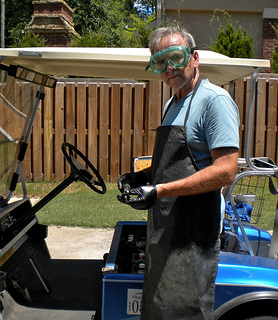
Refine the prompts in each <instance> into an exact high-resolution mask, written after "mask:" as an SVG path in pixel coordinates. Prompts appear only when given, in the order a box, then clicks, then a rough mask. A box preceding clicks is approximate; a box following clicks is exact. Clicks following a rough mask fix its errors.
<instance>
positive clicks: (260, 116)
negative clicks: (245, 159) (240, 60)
mask: <svg viewBox="0 0 278 320" xmlns="http://www.w3.org/2000/svg"><path fill="white" fill-rule="evenodd" d="M265 131H266V81H265V80H264V79H258V90H257V108H256V132H255V142H256V145H255V154H256V156H257V157H258V156H259V157H260V156H264V146H265Z"/></svg>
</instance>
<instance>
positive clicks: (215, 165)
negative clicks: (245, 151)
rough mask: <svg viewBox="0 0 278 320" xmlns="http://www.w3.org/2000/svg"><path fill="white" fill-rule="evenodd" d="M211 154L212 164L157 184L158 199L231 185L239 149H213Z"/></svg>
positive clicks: (198, 192) (235, 170)
mask: <svg viewBox="0 0 278 320" xmlns="http://www.w3.org/2000/svg"><path fill="white" fill-rule="evenodd" d="M211 156H212V165H211V166H209V167H207V168H204V169H202V170H200V171H197V172H196V173H194V174H193V175H191V176H190V177H187V178H184V179H181V180H176V181H173V182H169V183H164V184H159V185H157V186H156V187H157V199H160V198H165V197H170V196H188V195H194V194H200V193H205V192H209V191H212V190H216V189H220V188H222V187H224V186H228V185H231V184H232V183H233V181H234V177H235V174H236V172H237V160H238V149H237V148H218V149H213V150H212V151H211Z"/></svg>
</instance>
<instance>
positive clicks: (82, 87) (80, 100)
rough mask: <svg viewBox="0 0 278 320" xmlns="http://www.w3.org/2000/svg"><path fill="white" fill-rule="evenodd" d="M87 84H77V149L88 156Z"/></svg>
mask: <svg viewBox="0 0 278 320" xmlns="http://www.w3.org/2000/svg"><path fill="white" fill-rule="evenodd" d="M86 89H87V88H86V83H85V82H78V83H77V106H76V107H77V108H76V137H77V144H76V146H77V148H78V149H79V150H80V151H81V152H82V153H83V154H84V155H86V131H87V130H86V127H87V126H86V118H87V110H86V109H87V108H86V107H87V102H86Z"/></svg>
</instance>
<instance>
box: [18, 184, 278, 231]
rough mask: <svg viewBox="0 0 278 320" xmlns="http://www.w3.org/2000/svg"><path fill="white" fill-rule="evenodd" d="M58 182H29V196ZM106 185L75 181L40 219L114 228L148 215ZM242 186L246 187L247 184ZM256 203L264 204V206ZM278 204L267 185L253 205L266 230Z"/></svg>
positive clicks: (55, 223)
mask: <svg viewBox="0 0 278 320" xmlns="http://www.w3.org/2000/svg"><path fill="white" fill-rule="evenodd" d="M267 183H268V179H267ZM252 184H253V182H252ZM259 184H261V182H259ZM57 185H58V183H55V182H53V183H34V182H31V183H27V191H28V196H29V197H30V198H31V197H39V198H41V197H43V196H45V195H46V194H47V193H49V192H50V191H51V190H53V189H54V188H55V187H56V186H57ZM106 186H107V192H106V194H104V195H102V194H98V193H96V192H94V191H92V190H91V189H90V188H89V187H88V186H87V185H85V184H84V183H82V182H73V183H72V184H71V185H70V186H69V187H67V188H66V189H65V190H64V191H63V192H61V193H60V194H59V195H58V196H57V197H56V198H54V199H53V200H52V201H50V202H49V203H48V204H47V205H46V206H45V207H43V208H42V209H41V210H40V211H39V212H38V213H37V217H38V219H39V222H40V223H42V224H46V225H61V226H80V227H85V228H113V227H114V226H115V225H116V223H117V221H121V220H125V221H128V220H133V221H134V220H135V221H142V220H146V219H147V211H144V210H143V211H141V210H134V209H132V208H131V207H129V206H127V205H124V204H122V203H120V202H118V200H117V198H116V196H117V195H118V194H119V191H118V188H117V186H116V184H112V183H107V184H106ZM276 187H277V186H276ZM241 188H242V187H241ZM243 188H246V187H245V186H244V187H243ZM252 188H253V189H252ZM252 188H251V189H250V188H249V190H242V189H241V190H240V189H238V191H239V192H242V193H247V194H250V193H253V192H256V191H255V189H254V188H255V187H252ZM19 189H20V188H19ZM15 194H16V195H18V196H20V195H21V193H20V190H19V192H18V191H17V190H16V193H15ZM258 198H259V197H258ZM259 199H260V198H259ZM257 205H260V206H262V207H261V209H262V210H260V208H258V207H257ZM276 205H277V196H273V195H272V194H271V193H270V192H269V191H268V187H267V185H266V186H265V187H264V193H263V200H261V201H257V203H256V205H254V210H253V213H254V217H255V215H256V214H257V213H258V211H260V212H259V213H260V215H261V216H260V219H259V221H258V223H257V224H256V225H258V226H260V227H262V228H264V229H266V230H272V229H273V222H274V214H275V210H276Z"/></svg>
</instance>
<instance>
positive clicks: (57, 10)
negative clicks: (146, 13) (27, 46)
mask: <svg viewBox="0 0 278 320" xmlns="http://www.w3.org/2000/svg"><path fill="white" fill-rule="evenodd" d="M33 5H34V14H33V15H32V20H31V22H30V23H29V24H28V26H26V28H25V29H24V31H23V32H31V33H34V34H38V35H39V36H42V37H44V38H45V39H46V46H48V47H67V46H69V43H70V41H71V37H72V36H76V37H80V35H79V34H78V33H77V32H76V31H75V30H74V24H73V19H72V14H73V10H72V9H71V7H70V6H69V5H68V4H67V3H66V2H65V1H64V0H35V1H33Z"/></svg>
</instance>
